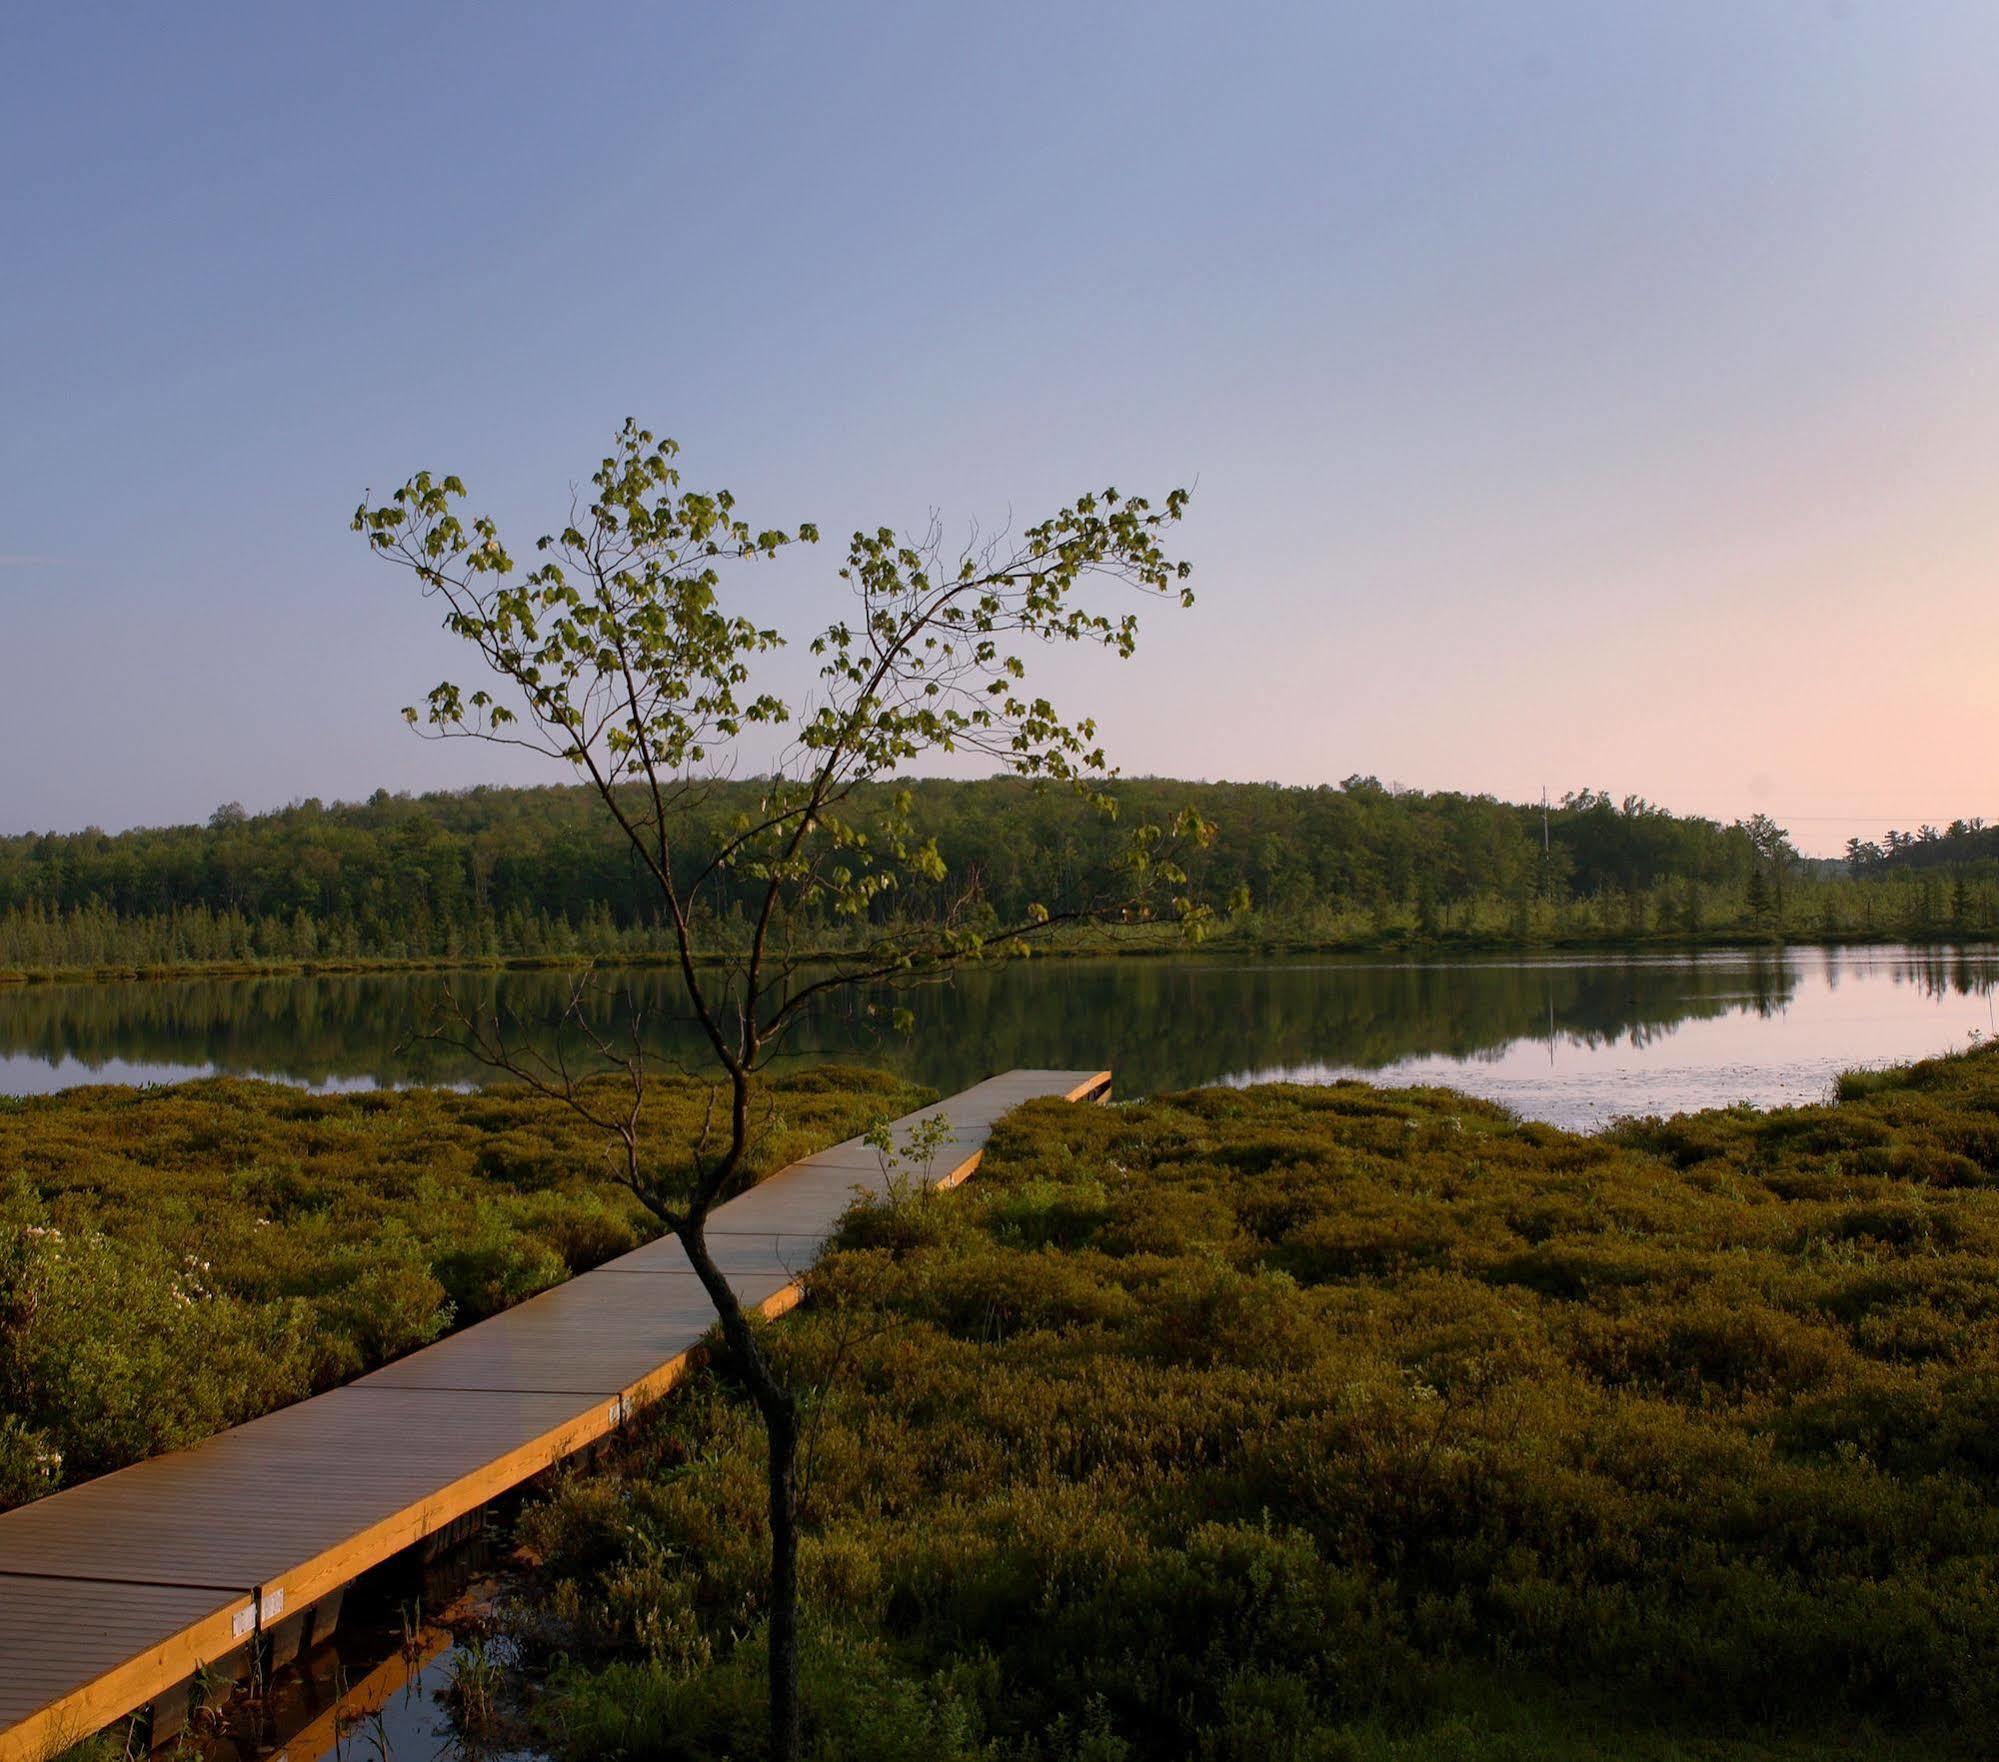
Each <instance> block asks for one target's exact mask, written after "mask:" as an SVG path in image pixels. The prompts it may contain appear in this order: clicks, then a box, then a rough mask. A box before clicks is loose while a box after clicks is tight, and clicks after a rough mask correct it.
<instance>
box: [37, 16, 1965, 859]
mask: <svg viewBox="0 0 1999 1762" xmlns="http://www.w3.org/2000/svg"><path fill="white" fill-rule="evenodd" d="M1995 69H1999V7H1995V6H1993V5H1992V4H1991V3H1990V0H1965V3H1963V4H1945V3H1932V0H1893V3H1892V4H1891V3H1889V0H1834V3H1832V4H1827V3H1824V0H1794V3H1783V4H1767V3H1756V0H1675V3H1672V4H1666V3H1661V4H1656V5H1653V4H1639V3H1633V4H1616V5H1606V4H1603V0H1577V3H1575V4H1542V3H1525V0H1514V3H1510V4H1506V5H1493V4H1489V3H1486V0H1476V3H1466V4H1458V5H1449V4H1434V3H1423V0H1378V3H1376V4H1369V5H1339V4H1330V3H1328V4H1299V5H1295V6H1261V5H1254V4H1240V3H1238V4H1229V5H1212V6H1189V5H1176V4H1146V5H1131V6H1115V5H1097V4H1091V5H1077V4H1073V3H1064V4H1054V5H1045V6H1044V5H1030V4H1014V3H1009V4H1007V5H1003V6H1000V5H994V6H980V7H973V6H947V5H940V4H910V5H905V6H890V5H859V4H853V5H849V4H840V5H823V4H822V5H800V6H796V7H767V6H759V5H747V4H746V5H721V4H715V5H691V4H690V5H675V6H669V5H664V4H659V5H648V6H634V7H631V8H618V7H610V6H594V5H586V4H572V5H566V6H562V7H554V6H540V5H537V6H520V7H506V6H501V5H481V6H477V7H474V6H469V5H468V6H455V7H454V6H445V5H427V6H416V7H411V6H394V7H390V6H381V7H375V6H367V5H357V4H348V5H343V6H338V7H333V6H320V7H299V6H269V5H263V6H248V5H244V6H223V5H194V6H151V7H139V6H121V7H115V8H114V7H97V6H94V5H89V4H64V5H60V6H58V5H55V4H52V3H40V4H37V3H23V4H18V5H14V6H10V7H8V8H7V9H5V11H4V13H0V165H4V166H5V168H6V169H5V175H4V177H0V830H6V831H18V830H26V829H30V828H35V829H40V828H57V829H69V828H75V827H80V826H83V825H86V824H97V825H102V826H105V827H107V828H116V827H121V826H126V825H130V824H134V823H158V822H163V821H171V820H181V819H189V818H200V817H204V816H205V815H206V814H207V813H208V812H209V811H210V810H211V809H212V808H213V807H214V806H215V805H216V804H217V803H219V802H222V801H225V800H230V799H236V800H240V801H242V802H243V803H244V804H245V805H246V806H249V807H251V808H253V809H254V808H261V807H270V806H276V805H279V804H281V803H283V802H284V801H286V800H289V799H291V798H294V797H298V796H305V795H318V796H321V797H326V798H332V797H352V796H357V795H363V794H366V793H367V792H368V791H370V790H372V789H374V788H376V787H378V786H386V787H389V788H392V789H424V788H434V787H444V786H452V785H457V784H461V783H466V782H471V781H476V780H481V779H486V778H492V779H498V778H502V777H507V776H512V777H516V778H518V777H524V776H536V777H539V776H542V775H544V773H541V772H536V771H533V770H530V769H528V768H526V767H524V766H522V767H516V768H514V769H513V770H511V771H509V770H508V769H507V768H506V767H504V766H503V765H501V764H500V762H499V760H498V759H497V758H496V757H495V756H494V755H492V754H490V753H486V752H482V751H481V750H479V749H476V748H466V747H458V748H438V747H435V746H429V745H426V744H424V743H422V742H419V741H417V740H415V739H414V738H413V737H411V736H410V735H409V734H408V732H407V731H406V730H405V729H404V728H403V727H402V725H401V723H400V721H399V720H398V716H397V711H398V710H399V708H400V706H401V705H402V704H404V703H406V702H408V701H410V700H411V699H412V698H415V697H417V696H419V695H420V694H421V692H422V691H423V690H424V689H425V688H426V687H427V686H428V685H430V684H432V683H434V682H435V681H436V679H437V678H439V677H440V676H441V675H442V674H443V673H444V671H445V670H446V666H447V661H448V659H449V651H450V648H451V647H452V646H453V645H451V644H450V642H449V639H446V638H444V637H443V636H442V635H441V634H440V633H438V632H437V630H436V628H435V614H434V609H433V608H432V607H431V606H430V605H429V604H427V603H426V602H424V601H422V600H421V599H420V598H418V597H416V595H415V593H414V590H413V587H412V585H411V584H410V583H409V582H408V580H407V578H405V577H402V576H400V575H398V574H396V573H394V572H392V571H390V570H388V569H386V568H383V567H381V566H380V565H378V564H374V563H371V561H370V560H369V558H368V557H367V556H366V554H365V552H364V550H363V548H362V546H361V543H360V541H359V540H358V539H356V538H355V537H354V536H353V535H352V534H350V533H349V532H348V531H347V527H346V522H347V519H348V516H349V515H350V514H351V512H352V509H353V507H354V504H355V502H356V501H357V500H358V499H359V497H360V494H361V492H362V490H363V489H364V488H366V487H368V486H370V485H372V486H374V488H375V489H376V490H377V491H380V490H383V489H385V488H387V487H390V486H392V485H393V484H394V483H396V482H399V481H400V480H401V479H402V478H403V477H404V476H406V475H407V474H408V473H409V472H410V471H411V470H413V469H415V468H416V467H418V466H420V465H431V466H435V467H438V468H441V469H449V470H455V471H457V472H459V473H460V474H461V475H463V476H464V477H465V478H466V479H467V480H468V482H469V483H470V484H471V486H472V488H473V490H474V492H475V493H474V500H475V501H476V502H477V503H478V504H479V505H480V506H481V507H483V508H487V509H490V510H491V511H492V512H494V513H495V514H497V515H499V516H500V517H501V518H502V522H503V525H504V527H505V528H506V530H508V531H509V532H510V533H511V534H513V535H514V538H515V546H516V549H517V550H518V549H525V541H526V539H527V538H528V537H530V536H531V535H532V533H533V532H536V531H540V530H542V529H544V528H545V527H547V526H548V525H550V524H557V523H559V522H560V520H561V518H562V516H563V511H564V509H565V508H566V505H567V486H568V485H569V483H570V482H571V481H573V480H575V479H578V478H581V477H586V476H587V474H588V471H589V469H590V466H591V464H592V463H593V462H594V460H595V459H596V458H597V456H598V455H599V453H600V452H601V450H602V448H603V445H604V443H605V441H606V440H607V439H608V437H609V435H610V433H611V431H612V430H613V428H614V427H615V426H616V424H617V423H618V422H619V421H620V420H621V419H622V418H623V417H625V416H626V415H628V414H631V415H637V416H639V417H640V418H641V419H642V420H644V421H646V422H647V423H648V424H650V425H652V426H654V427H656V428H659V429H661V430H662V431H664V432H667V433H671V434H674V435H676V436H678V437H679V438H680V440H681V441H682V443H683V444H684V446H685V448H686V453H685V457H684V460H683V463H684V464H686V465H687V467H688V470H689V474H690V476H691V477H692V478H694V479H700V480H705V481H707V482H710V483H717V484H727V485H729V486H731V487H733V488H734V489H735V490H736V491H737V493H738V495H739V496H740V497H741V498H742V500H743V502H744V504H745V508H746V511H747V512H748V513H749V515H750V517H751V518H752V519H753V520H756V521H758V522H759V523H764V522H768V523H772V524H786V523H792V522H796V521H798V520H801V519H810V520H816V521H818V522H819V523H821V525H822V526H824V528H825V529H826V530H827V532H828V534H829V535H831V536H833V537H834V538H837V537H838V536H839V535H841V534H843V533H845V532H846V531H848V530H850V529H851V528H852V527H853V526H855V525H856V524H866V525H868V526H871V527H872V526H874V525H877V524H881V523H884V522H887V523H895V524H904V523H921V522H922V521H923V520H924V518H925V517H926V515H927V514H928V512H929V510H931V509H932V508H935V509H938V510H940V511H941V512H942V513H943V514H944V515H945V517H946V518H947V519H948V520H950V521H952V522H958V521H962V520H965V519H968V518H971V517H974V516H976V517H979V518H982V519H984V520H986V521H988V522H990V521H993V520H995V519H1003V518H1005V517H1006V516H1007V514H1008V512H1009V511H1011V512H1012V514H1013V516H1014V517H1015V518H1016V519H1017V520H1018V519H1025V518H1027V517H1030V516H1034V515H1038V514H1039V513H1042V512H1045V511H1047V510H1049V509H1051V508H1052V507H1053V506H1054V505H1056V504H1057V503H1059V502H1060V501H1062V500H1065V499H1067V498H1068V497H1069V496H1071V495H1073V494H1074V493H1075V492H1076V491H1078V490H1080V489H1083V488H1086V487H1091V486H1100V485H1101V484H1103V483H1106V482H1114V483H1116V484H1117V485H1118V486H1119V487H1120V488H1123V489H1128V490H1144V489H1154V490H1163V489H1164V488H1165V487H1167V486H1168V485H1170V484H1172V483H1175V482H1193V481H1196V480H1197V489H1196V496H1195V502H1194V507H1193V511H1192V516H1191V518H1190V520H1189V523H1188V525H1187V527H1186V528H1185V529H1184V547H1185V549H1186V551H1187V553H1188V554H1189V555H1191V556H1192V557H1193V559H1194V560H1195V563H1196V566H1197V573H1196V577H1195V585H1196V587H1197V588H1198V589H1199V592H1200V602H1199V604H1198V606H1197V607H1196V608H1195V609H1194V610H1193V611H1192V612H1189V613H1178V612H1173V613H1168V612H1166V611H1163V610H1162V611H1158V612H1156V613H1155V614H1154V617H1153V621H1152V628H1151V630H1150V631H1149V634H1148V640H1147V642H1146V643H1145V645H1144V646H1143V647H1142V649H1141V652H1140V655H1139V657H1138V658H1137V659H1136V660H1135V661H1133V662H1131V663H1128V664H1125V665H1124V666H1122V667H1118V666H1114V665H1110V664H1108V663H1102V662H1099V663H1098V664H1097V666H1096V667H1095V668H1093V669H1092V670H1091V672H1090V673H1089V674H1082V673H1076V672H1072V671H1071V670H1070V669H1067V668H1064V669H1062V670H1061V680H1060V682H1061V683H1063V684H1066V685H1067V686H1068V688H1069V689H1068V693H1067V695H1068V697H1069V698H1070V699H1071V700H1073V701H1076V702H1088V703H1092V704H1096V705H1100V706H1101V707H1102V711H1103V714H1102V716H1101V721H1102V723H1103V725H1104V728H1105V731H1106V733H1107V735H1108V737H1109V740H1110V744H1111V746H1112V749H1113V756H1114V757H1115V758H1117V759H1118V760H1119V761H1121V762H1122V763H1123V765H1124V766H1125V768H1126V769H1128V770H1133V771H1151V772H1160V773H1175V774H1181V775H1187V776H1197V777H1233V778H1275V779H1280V780H1284V781H1290V782H1319V781H1326V780H1337V779H1339V778H1341V777H1343V776H1345V775H1347V774H1349V773H1351V772H1355V771H1362V772H1373V773H1375V774H1377V775H1379V776H1380V777H1382V778H1383V779H1384V780H1399V781H1401V782H1404V783H1407V784H1411V785H1420V786H1423V787H1434V788H1457V789H1467V790H1489V791H1493V792H1495V793H1498V794H1501V795H1507V796H1514V797H1523V798H1524V797H1530V796H1534V795H1537V794H1538V793H1539V791H1540V790H1541V788H1542V787H1543V786H1544V785H1545V786H1547V787H1548V788H1549V789H1551V790H1553V791H1555V792H1557V793H1559V792H1560V791H1562V790H1564V789H1567V788H1575V787H1580V786H1584V785H1588V786H1595V787H1607V788H1609V789H1610V790H1611V791H1612V792H1613V793H1614V794H1617V795H1623V794H1626V793H1638V794H1643V795H1646V796H1649V797H1651V798H1653V799H1655V800H1657V801H1660V802H1663V803H1665V804H1667V805H1669V806H1672V807H1675V808H1680V809H1683V810H1689V811H1699V812H1704V813H1709V814H1714V815H1717V816H1721V817H1724V818H1728V817H1733V816H1735V815H1738V814H1745V813H1748V812H1750V811H1752V810H1756V809H1764V810H1767V811H1769V812H1771V813H1773V814H1775V815H1776V816H1777V817H1778V818H1779V819H1781V820H1784V821H1785V822H1786V823H1787V824H1789V825H1790V826H1791V827H1792V828H1793V830H1794V832H1795V833H1796V834H1797V836H1798V839H1799V842H1800V843H1801V844H1802V845H1803V846H1804V847H1805V848H1806V849H1810V850H1825V849H1831V848H1834V847H1836V846H1837V845H1838V844H1839V842H1840V841H1842V840H1843V839H1844V838H1845V837H1846V836H1847V835H1848V833H1849V832H1863V833H1867V834H1870V835H1872V834H1878V833H1879V831H1881V830H1882V829H1883V828H1884V827H1885V826H1886V825H1888V824H1889V823H1891V822H1892V823H1894V824H1898V825H1913V824H1915V823H1917V822H1920V821H1922V820H1925V819H1947V818H1949V817H1951V816H1953V815H1957V814H1969V813H1984V814H1986V815H1987V816H1988V817H1991V818H1999V775H1995V764H1994V760H1995V758H1999V718H1996V717H1995V711H1999V592H1995V581H1994V559H1995V541H1999V395H1995V394H1999V373H1996V372H1995V370H1999V176H1995V168H1996V167H1999V104H1995V103H1994V102H1993V90H1994V73H1995ZM840 549H841V547H840V546H839V545H838V544H837V543H829V544H828V545H825V546H822V547H821V549H820V550H819V552H817V553H816V555H815V559H814V560H815V562H816V563H817V564H818V565H820V567H819V568H818V569H816V570H814V571H805V572H800V571H798V570H786V571H784V572H782V573H781V574H775V575H772V576H769V577H768V578H759V577H754V576H753V577H751V578H750V584H751V585H752V586H753V587H754V588H755V591H756V592H757V594H758V595H759V603H758V605H757V608H756V609H757V613H758V615H759V617H769V618H771V619H772V620H774V621H779V622H782V623H784V624H786V625H787V626H789V627H793V628H797V629H800V630H803V629H804V628H805V627H807V626H809V625H815V624H817V623H821V622H824V620H825V618H826V617H828V616H830V615H832V614H833V613H834V612H835V611H836V610H838V609H839V607H840V606H841V605H843V604H844V601H842V600H841V599H840V598H839V594H838V584H837V583H836V582H835V581H834V580H833V570H834V568H835V567H836V566H837V562H838V554H839V551H840ZM1090 681H1093V683H1091V682H1090ZM1085 693H1087V696H1083V695H1081V694H1085Z"/></svg>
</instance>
